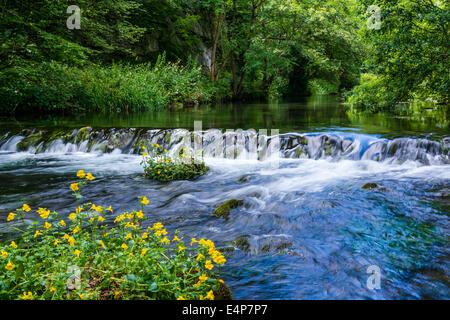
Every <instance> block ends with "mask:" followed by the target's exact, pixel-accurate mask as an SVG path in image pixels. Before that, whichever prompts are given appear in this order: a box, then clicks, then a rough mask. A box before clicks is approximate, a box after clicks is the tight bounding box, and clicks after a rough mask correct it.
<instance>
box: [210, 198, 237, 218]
mask: <svg viewBox="0 0 450 320" xmlns="http://www.w3.org/2000/svg"><path fill="white" fill-rule="evenodd" d="M243 204H244V201H242V200H236V199H231V200H228V201H226V202H224V203H222V204H221V205H220V206H219V207H218V208H217V209H216V210H214V212H213V213H214V214H215V215H216V216H218V217H227V216H228V215H229V214H230V210H231V209H235V208H237V207H240V206H242V205H243Z"/></svg>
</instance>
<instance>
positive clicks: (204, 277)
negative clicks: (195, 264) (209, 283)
mask: <svg viewBox="0 0 450 320" xmlns="http://www.w3.org/2000/svg"><path fill="white" fill-rule="evenodd" d="M206 280H208V277H207V276H206V275H204V274H202V275H201V276H200V277H198V281H200V282H205V281H206Z"/></svg>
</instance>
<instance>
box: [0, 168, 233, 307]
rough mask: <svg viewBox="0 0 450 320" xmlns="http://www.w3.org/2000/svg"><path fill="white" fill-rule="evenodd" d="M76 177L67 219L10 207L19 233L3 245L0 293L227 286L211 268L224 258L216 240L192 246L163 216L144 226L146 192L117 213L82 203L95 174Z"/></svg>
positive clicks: (69, 295)
mask: <svg viewBox="0 0 450 320" xmlns="http://www.w3.org/2000/svg"><path fill="white" fill-rule="evenodd" d="M77 176H78V177H79V178H80V179H82V180H81V181H79V182H74V183H72V184H71V185H70V189H71V190H72V191H73V195H74V197H75V199H76V208H75V210H74V212H72V213H70V215H69V216H68V218H63V217H62V216H60V215H59V214H58V213H57V212H55V211H51V210H49V209H46V208H39V209H38V210H37V211H35V212H34V211H33V210H31V208H30V207H29V206H28V205H27V204H24V205H23V206H22V208H20V209H17V210H15V211H14V212H12V213H10V214H9V216H8V218H7V221H8V223H11V224H14V225H15V229H16V231H17V233H16V235H15V237H13V238H12V239H9V240H8V241H7V242H6V241H3V243H2V244H1V245H0V270H2V272H1V273H0V299H179V300H181V299H214V298H215V296H217V295H218V292H224V291H223V290H224V288H226V286H225V284H224V282H223V281H222V280H220V278H219V277H218V275H217V274H216V272H215V270H216V269H213V268H217V269H218V274H220V266H221V265H223V264H224V263H225V261H226V259H225V258H224V256H223V255H222V254H221V253H220V252H219V251H218V250H217V249H216V248H215V245H214V243H213V242H212V241H211V240H205V239H200V240H196V239H195V238H192V239H191V241H190V245H189V244H185V243H184V241H183V238H182V237H181V236H180V234H179V232H178V231H176V232H175V233H174V234H173V235H172V236H170V237H169V234H168V232H167V231H166V229H165V228H164V226H163V225H162V224H161V223H160V222H156V223H153V225H152V226H149V227H148V228H145V227H144V226H143V225H144V222H146V221H147V218H146V217H145V214H144V210H145V206H146V205H147V204H148V203H149V200H148V199H147V198H146V197H138V198H139V199H140V209H139V210H133V211H132V212H124V213H122V214H120V215H116V216H115V217H114V216H113V209H112V208H111V206H109V207H107V208H106V207H104V206H100V205H95V204H93V203H90V202H88V203H84V204H79V202H80V201H81V200H82V199H83V196H82V195H81V189H82V187H84V185H85V184H86V183H87V182H88V181H89V180H93V179H95V178H94V177H93V176H92V174H90V173H87V174H86V173H84V171H83V170H80V171H78V174H77ZM31 219H33V220H34V221H33V222H32V223H28V222H29V221H30V220H31ZM213 270H214V271H213ZM219 295H220V294H219ZM228 298H230V296H229V297H228Z"/></svg>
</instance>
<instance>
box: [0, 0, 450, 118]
mask: <svg viewBox="0 0 450 320" xmlns="http://www.w3.org/2000/svg"><path fill="white" fill-rule="evenodd" d="M71 4H72V3H71V2H70V1H66V0H62V1H52V0H43V1H30V0H27V1H20V2H17V1H12V0H6V1H4V5H3V7H2V9H1V11H0V14H1V22H0V30H1V31H0V42H1V44H2V45H1V48H0V56H1V57H2V59H0V99H1V100H2V102H3V103H2V105H1V106H0V113H6V114H19V113H30V112H35V113H57V112H58V113H83V112H87V111H104V112H106V113H113V112H122V111H134V110H144V109H145V110H158V109H161V108H167V107H170V106H173V105H175V106H181V105H191V104H197V103H202V102H211V101H218V100H223V99H233V100H242V99H251V98H266V99H278V98H280V97H283V96H298V95H311V94H313V95H323V94H336V93H339V92H346V91H349V90H351V91H350V92H348V94H347V96H348V103H349V104H350V105H351V106H352V108H353V109H354V110H357V111H369V112H378V111H389V110H390V109H391V108H393V107H396V106H397V105H398V104H399V103H403V104H405V103H408V102H411V101H425V102H426V103H427V104H428V105H429V104H441V105H448V103H449V99H448V94H449V91H448V90H449V89H448V85H449V72H448V66H447V64H448V62H447V61H448V60H449V56H448V55H449V53H448V43H449V25H448V24H449V20H450V14H449V11H448V6H447V4H446V3H445V2H444V1H441V0H427V1H412V0H402V1H390V0H373V1H372V0H346V1H338V0H324V1H315V0H305V1H290V0H227V1H225V0H117V1H107V0H100V1H98V0H96V1H93V0H80V1H78V2H77V5H78V6H79V7H80V9H81V29H74V30H69V29H68V28H67V27H66V20H67V18H68V17H69V14H67V13H66V9H67V7H68V6H69V5H71ZM371 5H377V6H379V7H380V10H381V28H380V29H379V30H377V29H369V28H368V26H367V25H366V22H367V19H368V18H369V16H370V15H371V13H367V8H368V7H369V6H371ZM355 86H356V87H355ZM352 88H353V90H352Z"/></svg>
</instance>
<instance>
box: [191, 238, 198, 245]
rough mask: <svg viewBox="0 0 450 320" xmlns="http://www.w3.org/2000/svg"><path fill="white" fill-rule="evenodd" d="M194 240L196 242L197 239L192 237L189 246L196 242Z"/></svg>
mask: <svg viewBox="0 0 450 320" xmlns="http://www.w3.org/2000/svg"><path fill="white" fill-rule="evenodd" d="M196 242H198V241H197V239H195V238H192V239H191V246H192V245H193V244H194V243H196Z"/></svg>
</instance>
